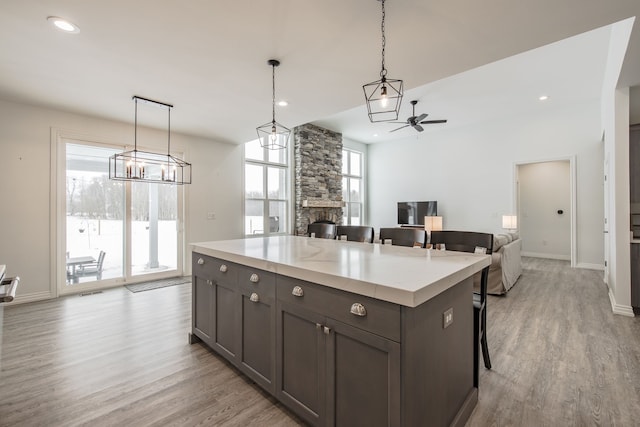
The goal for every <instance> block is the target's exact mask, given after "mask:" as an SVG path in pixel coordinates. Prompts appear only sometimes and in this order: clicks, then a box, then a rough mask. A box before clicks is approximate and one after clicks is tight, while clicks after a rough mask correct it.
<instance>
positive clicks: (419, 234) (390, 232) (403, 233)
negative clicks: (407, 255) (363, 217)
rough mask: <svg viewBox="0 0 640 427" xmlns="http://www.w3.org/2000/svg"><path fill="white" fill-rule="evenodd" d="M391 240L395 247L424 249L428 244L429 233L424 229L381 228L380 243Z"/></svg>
mask: <svg viewBox="0 0 640 427" xmlns="http://www.w3.org/2000/svg"><path fill="white" fill-rule="evenodd" d="M388 239H390V240H391V244H392V245H394V246H408V247H414V248H416V247H418V248H424V247H425V245H426V243H427V232H426V231H424V228H381V229H380V243H382V244H383V245H384V242H385V240H388Z"/></svg>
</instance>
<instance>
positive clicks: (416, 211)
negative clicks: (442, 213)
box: [398, 201, 438, 225]
mask: <svg viewBox="0 0 640 427" xmlns="http://www.w3.org/2000/svg"><path fill="white" fill-rule="evenodd" d="M437 215H438V202H436V201H429V202H398V224H407V225H424V217H425V216H437Z"/></svg>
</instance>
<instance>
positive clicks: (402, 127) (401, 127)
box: [389, 125, 409, 132]
mask: <svg viewBox="0 0 640 427" xmlns="http://www.w3.org/2000/svg"><path fill="white" fill-rule="evenodd" d="M407 126H409V125H404V126H400V127H399V128H397V129H394V130H390V131H389V132H395V131H397V130H400V129H404V128H406V127H407Z"/></svg>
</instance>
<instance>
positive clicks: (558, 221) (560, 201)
mask: <svg viewBox="0 0 640 427" xmlns="http://www.w3.org/2000/svg"><path fill="white" fill-rule="evenodd" d="M517 176H518V183H519V205H520V206H519V207H518V228H519V230H520V237H521V238H522V255H524V256H536V257H541V258H553V259H562V260H567V261H569V260H571V174H570V164H569V161H568V160H563V161H552V162H540V163H529V164H525V165H518V173H517ZM558 210H562V212H563V213H562V214H558Z"/></svg>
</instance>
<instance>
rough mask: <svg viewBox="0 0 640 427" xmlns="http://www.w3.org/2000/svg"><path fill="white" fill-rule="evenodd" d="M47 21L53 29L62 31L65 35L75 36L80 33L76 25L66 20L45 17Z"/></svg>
mask: <svg viewBox="0 0 640 427" xmlns="http://www.w3.org/2000/svg"><path fill="white" fill-rule="evenodd" d="M47 21H49V23H50V24H51V25H53V26H54V28H56V29H58V30H60V31H64V32H65V33H72V34H77V33H79V32H80V28H78V26H77V25H75V24H74V23H72V22H69V21H67V20H66V19H63V18H59V17H57V16H49V17H47Z"/></svg>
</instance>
